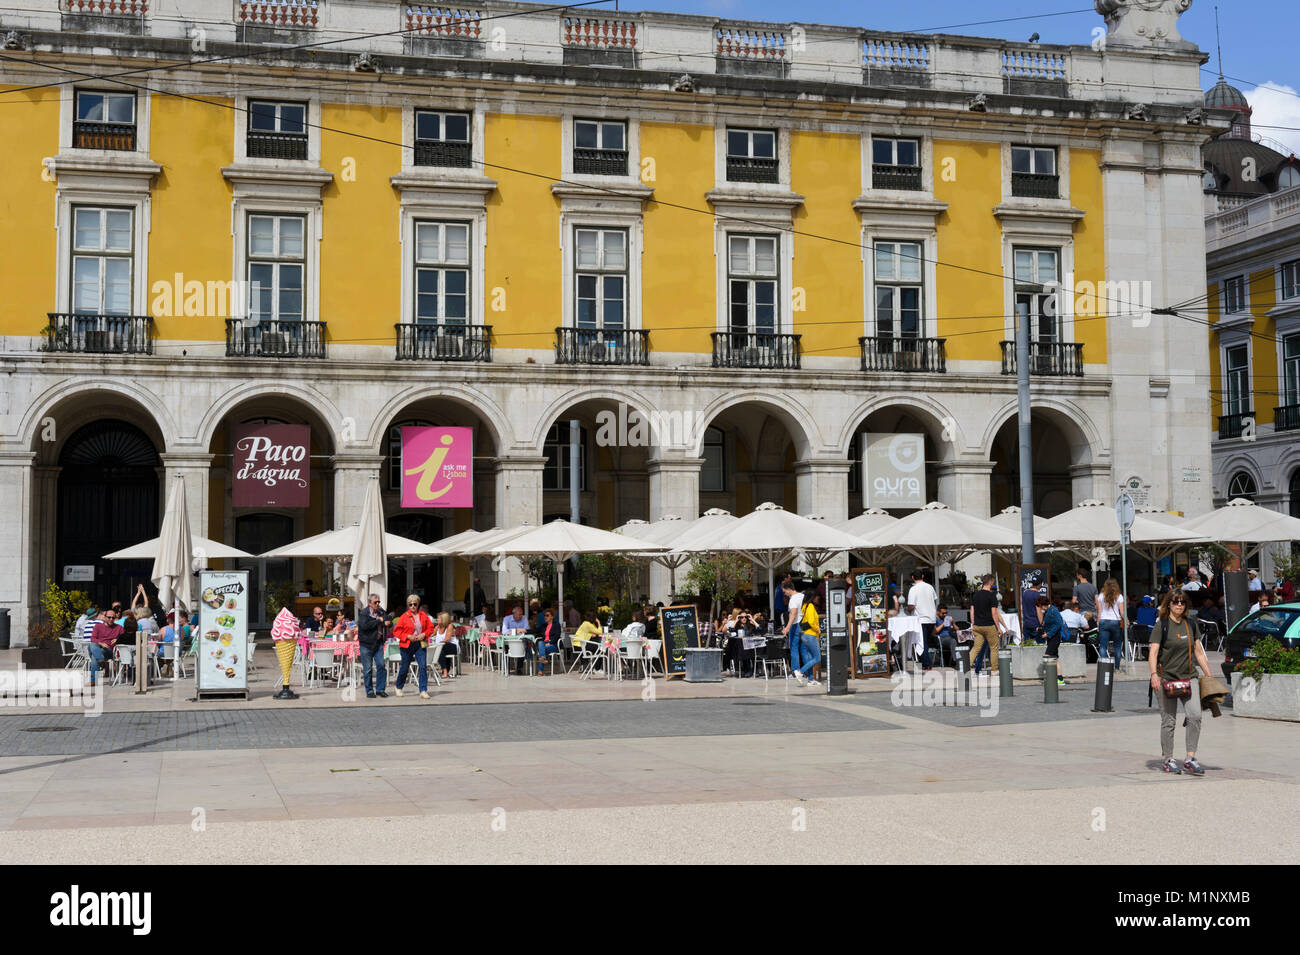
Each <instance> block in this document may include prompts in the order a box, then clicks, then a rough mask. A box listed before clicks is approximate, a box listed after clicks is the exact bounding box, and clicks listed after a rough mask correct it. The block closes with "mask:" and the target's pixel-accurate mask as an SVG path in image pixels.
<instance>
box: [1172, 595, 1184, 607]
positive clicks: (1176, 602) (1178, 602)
mask: <svg viewBox="0 0 1300 955" xmlns="http://www.w3.org/2000/svg"><path fill="white" fill-rule="evenodd" d="M1169 604H1170V606H1173V605H1174V604H1179V605H1180V606H1186V605H1187V601H1186V600H1183V599H1182V598H1181V597H1177V598H1175V599H1173V600H1171V601H1169Z"/></svg>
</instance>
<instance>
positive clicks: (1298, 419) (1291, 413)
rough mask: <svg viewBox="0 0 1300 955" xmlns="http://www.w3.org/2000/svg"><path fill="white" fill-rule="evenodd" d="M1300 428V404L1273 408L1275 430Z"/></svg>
mask: <svg viewBox="0 0 1300 955" xmlns="http://www.w3.org/2000/svg"><path fill="white" fill-rule="evenodd" d="M1297 429H1300V405H1283V406H1282V407H1281V408H1274V409H1273V430H1274V431H1295V430H1297Z"/></svg>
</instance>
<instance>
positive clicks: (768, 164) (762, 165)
mask: <svg viewBox="0 0 1300 955" xmlns="http://www.w3.org/2000/svg"><path fill="white" fill-rule="evenodd" d="M780 181H781V161H780V160H779V159H761V158H758V157H754V156H728V157H727V182H780Z"/></svg>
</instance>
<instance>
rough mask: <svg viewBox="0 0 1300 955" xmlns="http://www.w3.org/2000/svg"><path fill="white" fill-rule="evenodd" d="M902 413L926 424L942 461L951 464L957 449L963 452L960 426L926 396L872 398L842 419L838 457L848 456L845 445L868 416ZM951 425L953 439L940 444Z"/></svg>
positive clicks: (838, 440)
mask: <svg viewBox="0 0 1300 955" xmlns="http://www.w3.org/2000/svg"><path fill="white" fill-rule="evenodd" d="M894 407H898V408H902V409H905V410H906V411H907V412H908V413H909V414H911V415H912V416H913V417H915V418H918V419H920V420H921V421H922V422H923V423H925V424H926V426H927V430H928V431H929V432H930V437H931V438H932V439H934V442H935V444H936V445H938V446H940V447H942V448H943V449H944V457H943V460H944V461H949V460H952V459H953V458H955V457H957V456H958V454H959V451H958V448H965V445H966V437H965V434H964V433H963V431H962V428H961V425H960V424H959V423H958V421H957V416H956V415H954V414H952V413H951V412H950V411H949V410H948V408H947V407H945V406H944V405H943V403H942V402H940V401H938V400H937V399H935V398H934V397H932V396H930V395H906V396H904V395H897V394H895V395H873V396H872V397H870V398H868V399H866V400H865V401H863V402H862V403H861V404H859V405H858V406H857V407H856V408H854V409H853V411H852V413H850V415H849V416H848V417H847V418H846V419H845V421H844V426H843V427H842V428H841V429H840V433H839V436H838V438H837V439H836V447H837V448H838V450H839V453H840V454H843V455H846V454H848V453H849V444H850V442H851V441H852V440H853V436H854V435H855V434H857V433H858V430H859V429H860V428H861V427H862V423H863V422H864V421H865V420H866V419H867V418H869V417H870V416H871V415H873V414H875V413H876V412H878V411H884V410H886V409H888V408H894ZM949 425H951V426H952V428H953V432H952V433H953V437H952V439H951V440H944V438H943V435H944V432H945V431H946V430H947V429H948V426H949Z"/></svg>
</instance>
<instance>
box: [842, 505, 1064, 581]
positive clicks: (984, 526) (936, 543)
mask: <svg viewBox="0 0 1300 955" xmlns="http://www.w3.org/2000/svg"><path fill="white" fill-rule="evenodd" d="M867 542H868V543H869V544H871V545H873V546H875V547H897V548H899V549H901V550H904V551H907V553H909V554H911V555H912V556H913V557H915V558H916V559H917V560H919V561H920V562H921V563H922V564H924V565H925V566H927V567H932V568H934V571H935V579H936V580H937V579H938V571H939V565H940V564H951V563H954V562H956V561H959V560H961V559H962V558H963V557H968V556H970V555H971V554H975V553H979V552H981V551H991V550H996V549H999V548H1003V549H1005V548H1012V547H1016V548H1018V547H1019V546H1020V532H1019V531H1018V530H1015V531H1013V530H1011V529H1009V528H1006V527H1002V526H999V525H998V524H995V523H993V522H992V521H990V520H987V519H986V518H983V517H973V516H972V515H970V514H963V513H962V512H961V511H954V510H953V509H952V508H950V507H948V505H947V504H942V503H940V502H938V501H931V502H930V503H929V504H927V505H925V507H923V508H921V509H920V510H917V511H913V512H912V513H911V514H908V515H907V516H906V517H903V518H900V519H899V520H898V521H897V522H896V523H894V524H890V525H887V526H886V527H885V528H884V529H883V530H880V531H878V532H876V533H875V534H872V535H871V536H870V537H868V538H867ZM1043 543H1046V541H1044V542H1043Z"/></svg>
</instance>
